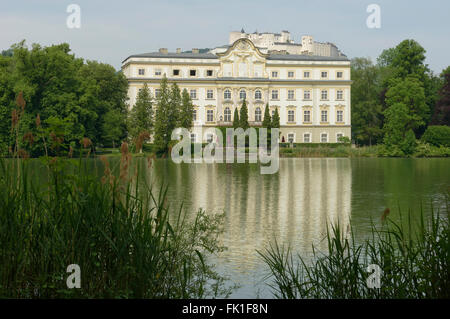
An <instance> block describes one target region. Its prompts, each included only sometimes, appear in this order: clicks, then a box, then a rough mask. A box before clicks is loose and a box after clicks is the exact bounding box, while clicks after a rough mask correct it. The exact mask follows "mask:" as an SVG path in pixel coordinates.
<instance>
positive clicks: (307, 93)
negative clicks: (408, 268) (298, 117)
mask: <svg viewBox="0 0 450 319" xmlns="http://www.w3.org/2000/svg"><path fill="white" fill-rule="evenodd" d="M303 98H304V99H305V100H311V91H310V90H306V91H304V92H303Z"/></svg>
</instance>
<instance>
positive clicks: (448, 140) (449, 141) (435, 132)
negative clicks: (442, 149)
mask: <svg viewBox="0 0 450 319" xmlns="http://www.w3.org/2000/svg"><path fill="white" fill-rule="evenodd" d="M422 141H424V142H425V143H429V144H431V145H435V146H446V147H450V126H446V125H434V126H428V128H427V130H426V131H425V133H424V134H423V135H422Z"/></svg>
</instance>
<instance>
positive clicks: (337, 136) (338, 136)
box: [336, 133, 344, 142]
mask: <svg viewBox="0 0 450 319" xmlns="http://www.w3.org/2000/svg"><path fill="white" fill-rule="evenodd" d="M343 136H344V135H342V133H337V134H336V142H341V141H340V140H339V139H340V138H341V137H343Z"/></svg>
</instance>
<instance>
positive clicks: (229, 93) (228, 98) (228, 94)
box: [223, 89, 231, 100]
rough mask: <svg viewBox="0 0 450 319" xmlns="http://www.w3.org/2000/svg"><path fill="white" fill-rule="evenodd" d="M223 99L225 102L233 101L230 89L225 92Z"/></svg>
mask: <svg viewBox="0 0 450 319" xmlns="http://www.w3.org/2000/svg"><path fill="white" fill-rule="evenodd" d="M223 98H224V99H225V100H231V91H230V90H229V89H226V90H225V91H224V92H223Z"/></svg>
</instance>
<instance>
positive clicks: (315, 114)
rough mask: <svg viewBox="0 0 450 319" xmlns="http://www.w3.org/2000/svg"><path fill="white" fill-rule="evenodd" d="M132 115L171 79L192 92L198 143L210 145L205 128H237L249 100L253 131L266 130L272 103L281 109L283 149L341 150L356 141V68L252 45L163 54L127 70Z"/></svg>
mask: <svg viewBox="0 0 450 319" xmlns="http://www.w3.org/2000/svg"><path fill="white" fill-rule="evenodd" d="M122 71H123V73H124V75H125V76H126V77H127V79H128V82H129V89H128V95H129V103H130V107H132V106H133V105H134V103H135V101H136V97H137V94H138V92H139V89H141V88H142V87H143V85H144V83H147V85H148V87H149V88H150V91H151V93H152V95H153V96H157V95H158V90H159V89H158V87H159V84H160V81H161V79H162V77H163V76H164V75H165V76H166V77H167V79H168V81H169V83H172V82H176V83H177V84H178V86H179V87H180V89H181V90H183V89H187V91H188V92H189V93H190V96H191V98H192V101H193V104H194V127H193V128H192V134H191V138H192V139H193V140H195V141H196V142H200V141H206V140H207V139H210V138H209V137H208V138H207V137H206V136H204V134H203V133H202V132H204V129H205V128H208V127H216V126H231V124H232V121H233V114H234V110H235V109H236V108H238V109H239V108H240V107H241V105H242V101H243V99H245V100H246V103H247V107H248V118H249V124H250V126H261V124H262V120H263V117H264V109H265V106H266V104H267V103H268V105H269V108H270V112H271V114H273V113H274V111H275V109H276V108H277V109H278V113H279V115H280V131H281V141H283V140H284V141H285V142H293V143H335V142H337V141H338V138H339V137H340V136H347V137H350V132H351V125H350V119H351V116H350V114H351V113H350V112H351V107H350V87H351V80H350V61H349V59H348V58H347V57H346V56H345V55H343V54H333V55H330V56H324V55H312V54H311V53H310V54H289V53H287V52H284V53H280V52H274V51H273V50H269V49H268V48H267V47H266V48H264V47H257V46H255V44H254V43H253V42H252V41H251V40H250V39H249V38H248V37H246V36H245V37H244V36H243V37H241V38H238V39H236V40H234V42H233V43H232V44H230V45H226V46H222V47H218V48H215V49H213V50H208V51H207V52H202V51H201V50H198V49H192V51H190V52H182V51H181V49H177V51H176V52H168V50H167V49H160V50H159V52H153V53H145V54H136V55H131V56H129V57H128V58H126V59H125V60H124V61H123V63H122Z"/></svg>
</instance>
